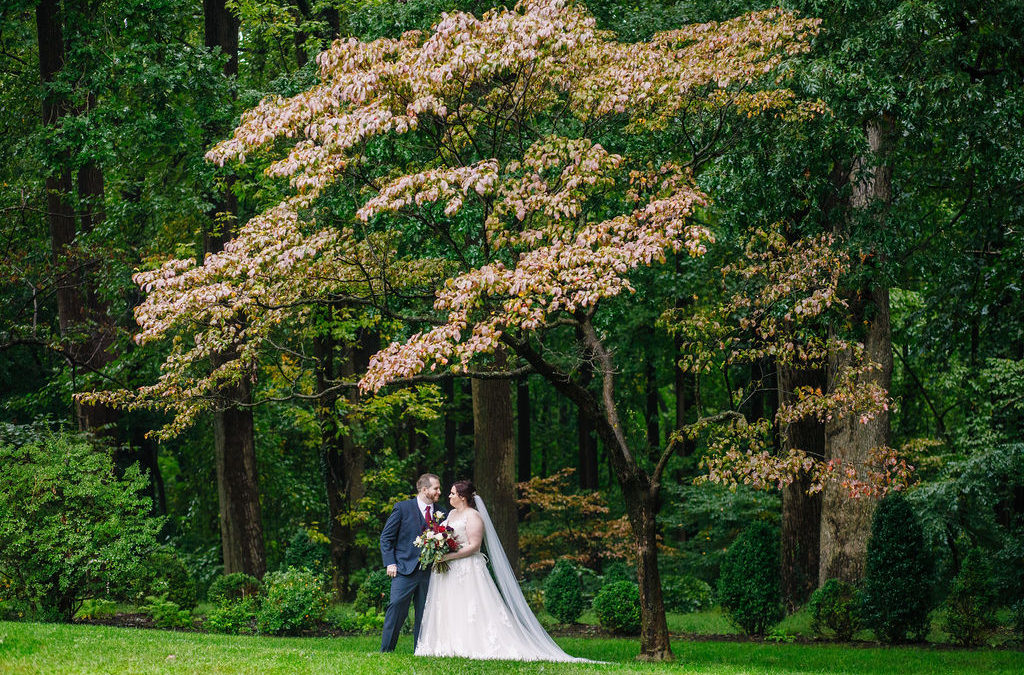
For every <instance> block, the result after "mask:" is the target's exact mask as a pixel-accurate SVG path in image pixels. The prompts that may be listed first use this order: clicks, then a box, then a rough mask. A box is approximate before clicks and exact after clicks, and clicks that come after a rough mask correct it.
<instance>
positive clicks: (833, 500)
mask: <svg viewBox="0 0 1024 675" xmlns="http://www.w3.org/2000/svg"><path fill="white" fill-rule="evenodd" d="M865 133H866V136H867V141H868V146H869V148H870V153H869V154H868V155H866V156H863V157H860V158H858V159H857V161H856V162H855V163H854V166H853V171H852V173H851V176H850V180H851V183H852V193H851V197H850V203H851V206H852V208H853V210H854V211H859V212H861V213H860V214H859V215H860V216H861V217H871V218H873V219H874V220H875V226H876V227H877V228H883V227H884V226H885V211H886V207H888V205H889V204H890V203H891V202H892V167H891V166H890V164H889V157H890V154H891V152H892V145H893V142H894V138H893V136H894V125H893V120H892V118H891V117H889V116H887V115H883V116H880V117H877V118H874V119H872V120H870V121H869V122H868V123H867V124H866V125H865ZM848 295H850V296H851V297H850V298H849V303H850V323H851V325H853V326H855V327H862V329H863V343H864V352H865V353H864V356H865V358H867V359H869V360H870V361H873V362H875V363H877V364H879V366H880V367H879V368H878V369H877V370H875V371H872V372H870V373H868V374H866V375H864V376H862V377H861V378H860V380H861V382H863V383H868V382H872V381H873V382H876V383H877V384H879V385H880V386H881V387H883V388H884V389H885V390H886V391H888V390H889V388H890V385H891V380H892V334H891V330H890V325H889V289H888V288H887V287H884V286H880V285H878V284H867V285H865V286H863V287H861V288H860V289H857V290H855V291H854V292H853V293H850V294H848ZM850 365H856V364H853V355H852V353H851V352H850V351H849V350H836V351H834V353H832V354H831V355H830V356H829V377H830V379H831V378H834V377H835V376H836V375H837V374H838V373H839V372H841V370H842V369H843V368H846V367H849V366H850ZM830 386H831V385H830ZM889 425H890V420H889V414H888V412H884V411H883V412H880V413H879V414H878V415H876V416H875V417H874V419H872V420H869V421H868V422H867V423H866V424H861V423H860V422H859V420H858V418H857V416H856V415H847V416H844V417H837V418H833V419H832V421H831V422H829V423H828V424H827V425H826V429H825V439H826V440H825V450H826V457H827V458H829V459H835V460H840V461H842V462H843V464H844V465H847V466H851V465H852V466H854V467H856V468H857V469H858V470H860V471H861V472H863V470H864V466H865V464H866V463H867V462H868V459H869V455H870V453H871V451H872V449H874V448H877V447H880V446H887V445H889V442H890V426H889ZM874 508H875V500H874V499H870V498H860V499H851V498H850V496H849V494H848V492H847V491H846V490H844V489H843V488H842V487H840V486H839V485H836V484H834V483H829V484H827V485H826V487H825V490H824V491H823V496H822V513H821V560H820V566H819V578H820V579H821V580H822V581H824V580H827V579H832V578H836V579H842V580H844V581H848V582H851V583H856V582H859V581H860V580H861V579H862V578H863V576H864V565H865V556H866V554H867V540H868V537H869V536H870V533H871V516H872V514H873V513H874Z"/></svg>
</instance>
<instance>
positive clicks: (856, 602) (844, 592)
mask: <svg viewBox="0 0 1024 675" xmlns="http://www.w3.org/2000/svg"><path fill="white" fill-rule="evenodd" d="M860 603H861V599H860V594H859V593H858V592H857V589H856V588H855V587H854V586H853V585H852V584H849V583H847V582H845V581H841V580H839V579H829V580H828V581H826V582H825V583H824V584H822V586H821V588H818V589H817V590H815V591H814V593H812V594H811V599H810V602H808V605H809V607H810V611H811V628H813V629H814V633H815V634H816V635H819V636H821V635H824V629H826V628H827V629H829V630H831V631H832V632H833V633H835V636H836V639H837V640H840V641H842V642H849V641H850V639H851V638H852V637H853V634H854V633H856V632H857V631H858V630H860V623H861V621H860Z"/></svg>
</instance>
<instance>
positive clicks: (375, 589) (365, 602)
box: [353, 570, 391, 612]
mask: <svg viewBox="0 0 1024 675" xmlns="http://www.w3.org/2000/svg"><path fill="white" fill-rule="evenodd" d="M389 602H391V577H389V576H388V573H387V572H385V571H384V570H374V571H372V572H370V573H369V574H367V575H366V579H364V580H363V583H362V584H360V586H359V590H358V591H357V592H356V601H355V604H354V605H353V606H354V607H355V609H356V610H358V611H365V610H368V609H374V610H377V611H378V612H383V611H384V610H385V609H386V608H387V606H388V603H389Z"/></svg>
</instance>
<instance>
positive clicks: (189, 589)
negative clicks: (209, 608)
mask: <svg viewBox="0 0 1024 675" xmlns="http://www.w3.org/2000/svg"><path fill="white" fill-rule="evenodd" d="M133 590H134V593H133V594H132V595H133V596H135V597H136V598H142V597H145V596H147V595H152V596H156V597H160V596H163V597H165V598H166V599H167V600H170V601H171V602H173V603H175V604H177V605H178V606H180V607H184V608H186V609H194V608H195V606H196V585H195V583H194V582H193V581H192V575H190V574H189V572H188V569H186V567H185V565H184V563H182V561H181V558H179V557H178V554H177V552H176V551H175V550H174V549H173V548H171V547H169V546H163V547H160V548H158V549H157V550H155V551H153V552H152V553H151V554H150V555H149V557H148V558H147V560H146V567H145V573H144V574H143V575H142V576H140V577H139V578H138V580H137V581H136V583H135V584H134V588H133Z"/></svg>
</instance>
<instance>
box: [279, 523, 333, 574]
mask: <svg viewBox="0 0 1024 675" xmlns="http://www.w3.org/2000/svg"><path fill="white" fill-rule="evenodd" d="M319 536H320V537H323V535H319ZM326 560H327V545H326V544H325V543H324V542H322V541H317V540H316V539H314V538H313V537H312V536H310V533H309V531H307V530H306V528H304V527H300V528H299V529H297V530H296V531H295V534H294V535H292V538H291V539H289V540H288V546H287V548H285V551H284V565H282V568H286V567H295V568H300V567H301V568H304V569H307V570H311V571H313V572H317V573H322V572H323V571H324V570H325V569H327V565H326Z"/></svg>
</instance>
